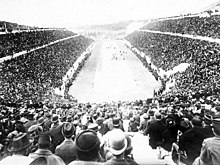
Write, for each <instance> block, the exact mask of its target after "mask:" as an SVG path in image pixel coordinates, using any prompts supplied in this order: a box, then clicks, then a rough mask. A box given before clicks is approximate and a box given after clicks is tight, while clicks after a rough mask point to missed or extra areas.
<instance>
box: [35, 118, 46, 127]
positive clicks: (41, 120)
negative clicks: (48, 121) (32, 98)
mask: <svg viewBox="0 0 220 165" xmlns="http://www.w3.org/2000/svg"><path fill="white" fill-rule="evenodd" d="M44 122H45V120H44V117H40V118H39V119H38V120H37V124H38V125H42V124H43V123H44Z"/></svg>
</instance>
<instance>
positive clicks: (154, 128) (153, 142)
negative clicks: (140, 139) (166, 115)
mask: <svg viewBox="0 0 220 165" xmlns="http://www.w3.org/2000/svg"><path fill="white" fill-rule="evenodd" d="M155 117H156V121H155V122H153V123H151V124H150V125H149V126H147V128H146V129H145V130H144V133H143V134H144V135H149V145H150V146H151V147H152V149H156V148H157V147H159V146H161V144H162V142H163V132H164V131H165V130H166V124H165V123H163V120H162V115H161V114H160V113H159V112H158V113H155Z"/></svg>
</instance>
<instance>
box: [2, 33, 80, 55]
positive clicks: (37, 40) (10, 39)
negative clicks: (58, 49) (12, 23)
mask: <svg viewBox="0 0 220 165" xmlns="http://www.w3.org/2000/svg"><path fill="white" fill-rule="evenodd" d="M74 35H76V34H75V33H73V32H71V31H68V30H45V31H44V30H42V31H30V32H29V31H23V32H16V33H6V34H2V35H0V45H1V46H0V58H2V57H5V56H9V55H13V54H15V53H18V52H21V51H24V50H27V51H28V50H30V49H32V48H36V47H38V46H42V45H45V44H48V43H50V42H52V41H56V40H59V39H62V38H66V37H69V36H74Z"/></svg>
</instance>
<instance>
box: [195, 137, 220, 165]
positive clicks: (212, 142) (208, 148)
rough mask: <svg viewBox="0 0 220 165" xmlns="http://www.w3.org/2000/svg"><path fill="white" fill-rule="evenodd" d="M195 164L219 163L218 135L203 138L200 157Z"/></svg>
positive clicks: (219, 147)
mask: <svg viewBox="0 0 220 165" xmlns="http://www.w3.org/2000/svg"><path fill="white" fill-rule="evenodd" d="M194 164H195V165H197V164H200V165H219V164H220V136H216V137H212V138H207V139H205V140H204V142H203V145H202V149H201V154H200V158H198V159H197V160H196V161H195V162H194Z"/></svg>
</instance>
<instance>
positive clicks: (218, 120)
mask: <svg viewBox="0 0 220 165" xmlns="http://www.w3.org/2000/svg"><path fill="white" fill-rule="evenodd" d="M212 123H213V128H214V132H216V133H218V134H219V133H220V117H214V118H213V120H212Z"/></svg>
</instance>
